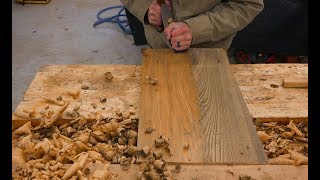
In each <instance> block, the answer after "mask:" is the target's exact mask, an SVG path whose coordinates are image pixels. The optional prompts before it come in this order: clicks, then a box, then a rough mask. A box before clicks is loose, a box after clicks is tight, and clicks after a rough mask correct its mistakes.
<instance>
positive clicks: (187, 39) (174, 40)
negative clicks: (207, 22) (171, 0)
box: [163, 22, 192, 51]
mask: <svg viewBox="0 0 320 180" xmlns="http://www.w3.org/2000/svg"><path fill="white" fill-rule="evenodd" d="M163 32H164V33H165V34H166V38H167V39H168V40H170V41H171V45H172V48H173V49H174V50H176V51H183V50H186V49H189V48H190V46H191V42H192V30H191V28H190V27H189V26H188V25H187V24H186V23H183V22H173V23H171V24H170V25H169V26H168V27H167V28H166V29H165V30H164V31H163Z"/></svg>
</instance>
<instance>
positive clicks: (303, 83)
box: [282, 78, 308, 88]
mask: <svg viewBox="0 0 320 180" xmlns="http://www.w3.org/2000/svg"><path fill="white" fill-rule="evenodd" d="M282 87H284V88H308V79H307V78H304V79H290V78H284V79H282Z"/></svg>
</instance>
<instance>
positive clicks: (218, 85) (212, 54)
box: [138, 49, 266, 164]
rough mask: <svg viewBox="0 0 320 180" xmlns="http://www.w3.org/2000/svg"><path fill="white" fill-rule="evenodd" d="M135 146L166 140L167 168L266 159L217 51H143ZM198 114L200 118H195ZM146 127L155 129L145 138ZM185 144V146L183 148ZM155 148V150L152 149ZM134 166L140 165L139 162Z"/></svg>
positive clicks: (262, 161)
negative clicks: (155, 80)
mask: <svg viewBox="0 0 320 180" xmlns="http://www.w3.org/2000/svg"><path fill="white" fill-rule="evenodd" d="M142 68H143V69H142V77H144V76H150V77H156V78H158V80H159V83H158V84H157V85H152V84H149V83H148V82H146V81H144V80H142V82H143V83H142V85H141V106H140V120H139V132H140V133H139V135H138V146H140V147H143V146H146V145H148V146H150V147H154V143H153V142H152V141H153V140H154V139H157V138H159V137H160V135H164V136H166V137H167V138H169V139H170V141H169V144H170V148H171V151H172V153H173V156H169V155H168V153H167V154H166V155H167V156H166V158H167V162H170V163H194V164H198V163H208V164H211V163H216V164H221V163H232V164H265V161H266V157H265V153H264V151H263V148H262V145H261V143H260V141H259V139H258V136H257V133H256V130H255V126H254V124H253V122H252V119H251V117H250V114H249V111H248V109H247V107H246V104H245V101H244V99H243V97H242V94H241V92H240V90H239V88H238V86H237V85H236V84H235V83H234V80H233V77H232V73H231V70H230V69H229V62H228V59H227V56H226V54H225V52H224V51H223V50H222V49H190V50H189V51H188V52H186V53H181V54H175V53H173V52H172V51H170V50H167V49H157V50H149V49H147V50H145V51H143V67H142ZM199 113H200V116H199ZM147 128H155V129H156V131H154V132H153V133H151V134H144V133H143V132H144V130H145V129H147ZM184 145H189V148H188V149H184ZM156 149H158V148H156ZM139 161H145V160H144V159H143V158H140V159H139Z"/></svg>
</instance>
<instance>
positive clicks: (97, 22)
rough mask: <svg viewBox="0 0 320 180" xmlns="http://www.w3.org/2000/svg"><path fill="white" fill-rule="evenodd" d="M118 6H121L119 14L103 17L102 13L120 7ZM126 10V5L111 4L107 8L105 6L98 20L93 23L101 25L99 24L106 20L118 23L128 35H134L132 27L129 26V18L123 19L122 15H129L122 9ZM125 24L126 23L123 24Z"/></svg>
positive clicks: (98, 15) (99, 13)
mask: <svg viewBox="0 0 320 180" xmlns="http://www.w3.org/2000/svg"><path fill="white" fill-rule="evenodd" d="M118 8H121V9H120V11H119V12H118V14H117V15H114V16H111V17H105V18H101V17H100V15H101V14H102V13H103V12H105V11H108V10H111V9H118ZM123 10H124V6H110V7H107V8H104V9H102V10H100V11H99V12H98V14H97V18H98V20H97V21H96V22H95V23H94V24H93V27H95V26H97V25H99V24H102V23H104V22H109V23H117V24H118V26H119V27H120V29H121V30H122V31H123V32H124V33H126V34H128V35H132V33H131V30H130V28H129V27H128V26H129V24H128V20H127V19H125V20H121V19H120V17H123V16H125V17H127V16H126V14H121V13H122V11H123ZM123 24H124V25H123Z"/></svg>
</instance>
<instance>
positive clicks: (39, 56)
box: [12, 0, 147, 112]
mask: <svg viewBox="0 0 320 180" xmlns="http://www.w3.org/2000/svg"><path fill="white" fill-rule="evenodd" d="M111 5H121V3H120V1H119V0H108V1H100V0H90V1H86V0H68V1H65V0H52V1H51V2H50V3H49V4H47V5H31V4H26V5H24V6H23V5H21V4H18V3H16V2H15V1H14V0H13V1H12V112H13V111H14V110H15V108H16V107H17V105H18V104H19V103H20V102H21V101H22V97H23V94H24V93H25V91H26V90H27V89H28V87H29V85H30V84H31V82H32V80H33V78H34V76H35V75H36V73H37V71H38V70H39V68H40V67H41V66H43V65H53V64H140V63H141V54H140V49H141V48H143V47H147V46H139V47H137V46H134V45H132V43H133V42H134V41H133V37H132V36H128V35H125V34H124V33H122V31H121V29H120V28H119V27H118V26H117V25H116V24H109V23H104V24H101V25H99V26H98V27H96V28H93V26H92V25H93V23H94V22H95V21H96V20H97V19H96V14H97V13H98V11H99V10H101V9H103V8H105V7H107V6H111ZM116 12H118V11H117V10H116V11H114V12H110V14H108V13H107V14H106V15H114V14H115V13H116Z"/></svg>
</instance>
